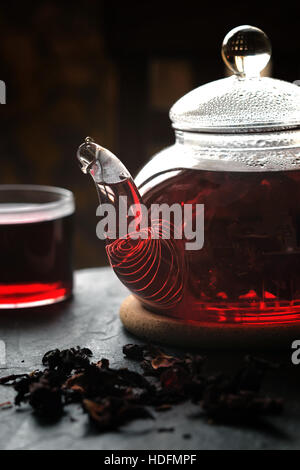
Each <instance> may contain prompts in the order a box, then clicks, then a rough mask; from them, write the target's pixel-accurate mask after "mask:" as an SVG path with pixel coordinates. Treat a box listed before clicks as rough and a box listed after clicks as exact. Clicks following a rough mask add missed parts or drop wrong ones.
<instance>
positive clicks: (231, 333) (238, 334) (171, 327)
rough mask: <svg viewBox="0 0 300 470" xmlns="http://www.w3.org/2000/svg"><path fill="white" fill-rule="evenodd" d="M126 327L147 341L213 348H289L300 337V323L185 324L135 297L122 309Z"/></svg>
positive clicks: (127, 301)
mask: <svg viewBox="0 0 300 470" xmlns="http://www.w3.org/2000/svg"><path fill="white" fill-rule="evenodd" d="M120 318H121V321H122V323H123V325H124V326H125V328H126V329H127V330H128V331H129V332H130V333H133V334H134V335H136V336H138V337H139V338H142V339H143V340H147V341H151V342H156V343H162V344H167V345H170V346H179V347H182V348H197V349H202V348H205V349H207V348H210V349H234V348H239V349H249V348H251V349H257V350H263V349H282V348H284V349H286V348H289V349H290V348H291V343H292V341H293V340H295V339H299V340H300V322H288V323H280V324H275V323H274V324H271V325H266V324H262V325H257V324H256V325H245V324H226V325H224V324H222V323H217V324H210V323H200V322H199V323H198V322H197V323H185V322H183V321H182V320H176V319H173V318H170V317H166V316H162V315H159V314H156V313H152V312H150V311H149V310H147V309H145V308H144V307H143V306H142V304H141V303H140V302H139V301H138V300H137V299H136V298H135V297H134V296H133V295H130V296H129V297H127V298H126V299H125V300H124V301H123V303H122V304H121V308H120Z"/></svg>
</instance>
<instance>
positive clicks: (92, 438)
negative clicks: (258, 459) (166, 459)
mask: <svg viewBox="0 0 300 470" xmlns="http://www.w3.org/2000/svg"><path fill="white" fill-rule="evenodd" d="M75 281H76V282H75V293H74V297H73V299H71V300H69V301H67V302H63V303H61V304H56V305H53V306H49V307H44V308H37V309H30V310H26V309H25V310H23V311H18V312H14V311H10V312H5V313H1V312H0V318H1V319H0V339H1V340H3V341H5V344H6V350H7V360H6V366H5V367H3V366H2V367H1V366H0V376H4V375H8V374H10V373H22V372H28V371H32V370H33V369H36V368H40V367H41V358H42V356H43V354H44V352H46V351H47V350H49V349H53V348H56V347H58V348H67V347H71V346H76V345H80V346H86V347H89V348H91V349H92V350H93V352H94V358H95V359H97V360H98V359H100V358H101V357H107V358H109V359H110V362H111V365H112V366H117V367H120V366H129V367H130V368H133V364H132V362H129V361H127V360H126V359H125V358H124V357H123V354H122V345H123V344H126V343H128V342H139V341H138V340H137V339H136V338H133V337H132V336H131V335H130V334H129V333H127V332H126V331H125V330H124V329H123V327H122V325H121V323H120V321H119V317H118V310H119V305H120V303H121V301H122V299H123V298H124V297H125V296H126V294H127V291H126V289H125V288H124V287H123V286H122V285H121V284H120V282H119V281H118V280H117V279H116V277H115V276H114V274H113V272H112V271H111V270H110V268H100V269H88V270H82V271H78V272H77V273H76V275H75ZM205 353H206V356H207V364H208V366H207V367H208V368H210V369H211V370H212V371H213V370H220V369H224V370H228V371H230V370H231V369H234V368H236V367H238V365H239V364H240V362H241V360H242V357H243V356H244V354H245V352H230V351H228V352H224V351H223V352H222V351H213V350H212V351H206V352H205ZM259 355H260V356H263V357H266V358H272V359H275V360H278V359H279V360H282V361H283V362H286V363H287V364H289V366H287V367H286V368H284V369H283V371H282V372H280V374H276V373H271V374H270V375H269V377H268V378H267V380H266V382H265V385H264V390H265V391H266V392H268V393H269V394H270V395H271V396H274V397H275V396H281V397H283V398H285V401H286V403H285V409H284V412H283V414H282V415H281V416H277V417H272V418H265V419H264V420H263V421H262V422H261V423H260V424H259V425H257V426H255V427H247V426H245V427H241V426H225V425H216V424H214V425H213V424H210V423H209V422H208V421H207V419H206V418H205V417H204V416H203V415H202V416H201V414H199V407H197V406H195V405H193V404H190V403H185V404H182V405H179V406H175V407H174V408H173V409H171V410H169V411H167V412H164V413H160V414H159V413H156V415H155V416H156V419H155V420H153V421H152V420H140V421H135V422H133V423H130V424H128V425H126V426H123V427H122V428H121V429H120V430H118V431H116V432H109V433H104V434H99V433H97V432H95V431H94V430H92V429H91V427H90V426H89V424H88V418H87V416H86V415H85V414H84V413H83V412H82V410H81V408H80V407H79V406H78V405H72V406H71V407H69V411H68V413H67V414H66V415H65V416H64V417H63V418H62V419H61V421H59V422H58V423H55V424H51V425H45V424H43V423H41V422H39V421H38V420H37V419H36V418H35V417H34V415H33V413H32V412H31V410H30V408H29V407H27V406H23V407H21V408H19V409H18V408H15V407H13V408H10V409H6V410H4V409H0V448H1V449H105V450H121V449H123V450H126V449H127V450H129V449H130V450H131V449H146V450H147V449H149V450H150V449H170V450H176V449H177V450H178V449H289V448H291V449H297V448H300V429H299V424H300V404H299V396H300V387H299V385H300V380H299V379H300V365H299V366H292V365H291V361H290V356H291V349H290V347H289V346H288V347H287V349H286V350H284V351H281V352H269V353H267V352H263V353H260V354H259ZM22 361H24V362H22ZM137 367H138V366H137ZM13 397H14V391H13V390H12V389H11V388H10V387H4V386H1V387H0V403H2V402H4V401H7V400H13ZM73 418H75V420H74V419H73ZM161 427H164V428H172V427H174V431H173V432H164V433H161V432H158V429H159V428H161ZM185 433H190V434H191V438H190V439H184V438H183V434H185Z"/></svg>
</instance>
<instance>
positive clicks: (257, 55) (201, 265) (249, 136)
mask: <svg viewBox="0 0 300 470" xmlns="http://www.w3.org/2000/svg"><path fill="white" fill-rule="evenodd" d="M270 56H271V46H270V42H269V39H268V38H267V36H266V35H265V34H264V33H263V32H262V31H261V30H259V29H258V28H255V27H251V26H240V27H238V28H235V29H234V30H232V31H231V32H230V33H228V35H227V36H226V37H225V39H224V42H223V45H222V57H223V60H224V62H225V63H226V65H227V66H228V67H229V69H230V70H231V71H233V72H234V75H232V76H230V77H228V78H224V79H221V80H217V81H215V82H212V83H208V84H206V85H204V86H201V87H199V88H197V89H195V90H193V91H191V92H190V93H188V94H187V95H185V96H183V97H182V98H181V99H179V101H177V102H176V103H175V104H174V106H173V107H172V108H171V111H170V118H171V121H172V125H173V127H174V129H175V136H176V142H175V144H174V145H172V146H170V147H169V148H166V149H164V150H163V151H161V152H160V153H158V154H157V155H155V156H154V157H153V158H152V159H151V160H150V161H149V163H148V164H146V166H145V167H144V168H143V169H142V170H141V171H140V173H139V174H138V175H137V177H136V179H135V182H134V181H133V179H132V178H131V176H130V174H129V173H128V171H127V170H126V168H125V167H124V165H123V164H122V163H121V162H120V160H118V158H117V157H116V156H114V155H113V154H112V153H111V152H109V151H108V150H106V149H104V148H103V147H101V146H99V145H98V144H96V143H95V142H94V141H93V140H92V139H90V138H87V139H86V140H85V142H84V143H83V144H82V145H81V146H80V147H79V149H78V153H77V156H78V159H79V161H80V164H81V168H82V171H83V172H84V173H88V174H90V175H91V176H92V178H93V179H94V182H95V183H96V188H97V191H98V195H99V199H100V203H101V205H100V206H99V208H100V211H101V207H102V208H104V209H106V211H107V212H109V207H111V208H113V210H114V211H115V213H116V214H117V215H118V216H120V214H121V213H122V214H127V215H126V217H125V219H126V220H127V222H129V219H130V220H131V223H130V224H128V225H126V227H125V229H124V224H121V223H120V220H121V218H120V217H119V218H118V220H119V224H117V227H115V228H114V229H110V231H109V230H108V232H107V233H106V237H107V238H106V251H107V255H108V258H109V261H110V264H111V266H112V268H113V269H114V271H115V273H116V274H117V276H118V277H119V279H120V280H121V282H122V283H123V284H125V286H127V287H128V288H129V290H130V291H131V292H132V293H133V294H134V295H135V296H136V297H137V298H138V299H139V300H140V301H141V302H142V304H143V305H144V306H145V307H146V308H148V309H149V310H151V311H154V312H159V313H160V314H162V315H166V316H171V317H175V318H180V319H182V320H185V321H187V322H212V323H214V322H218V323H219V322H224V323H231V324H232V323H235V324H236V322H238V323H247V324H249V323H252V324H257V323H259V324H262V323H275V322H277V323H282V322H289V321H295V320H297V319H299V320H300V88H299V87H297V86H296V85H295V84H291V83H287V82H284V81H280V80H276V79H272V78H264V77H261V76H260V72H261V71H262V69H263V68H264V67H265V66H266V65H267V63H268V61H269V59H270ZM162 205H163V207H162ZM178 208H181V212H180V211H179V210H178ZM163 209H165V212H164V210H163ZM167 209H169V217H167V215H168V210H167ZM99 215H100V214H99ZM102 215H104V213H102ZM106 222H107V221H106ZM121 225H122V227H121ZM193 236H194V240H193V241H191V240H192V238H193Z"/></svg>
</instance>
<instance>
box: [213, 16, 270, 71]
mask: <svg viewBox="0 0 300 470" xmlns="http://www.w3.org/2000/svg"><path fill="white" fill-rule="evenodd" d="M271 52H272V48H271V43H270V40H269V38H268V36H267V35H266V34H265V33H264V32H263V31H262V30H261V29H259V28H255V27H254V26H249V25H243V26H238V27H237V28H234V29H232V30H231V31H230V32H229V33H228V34H227V35H226V36H225V38H224V41H223V44H222V57H223V60H224V62H225V64H226V65H227V67H228V68H229V69H230V70H232V71H233V72H234V73H235V74H236V75H239V76H240V77H258V76H259V75H260V72H261V71H262V70H263V69H264V68H265V66H266V65H267V63H268V62H269V60H270V57H271Z"/></svg>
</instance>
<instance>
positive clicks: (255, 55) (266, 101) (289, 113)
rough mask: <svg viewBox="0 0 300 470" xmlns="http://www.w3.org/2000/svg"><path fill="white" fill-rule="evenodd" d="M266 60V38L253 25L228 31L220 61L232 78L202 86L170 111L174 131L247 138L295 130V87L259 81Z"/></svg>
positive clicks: (298, 101)
mask: <svg viewBox="0 0 300 470" xmlns="http://www.w3.org/2000/svg"><path fill="white" fill-rule="evenodd" d="M270 57H271V44H270V41H269V39H268V37H267V35H266V34H265V33H264V32H263V31H262V30H260V29H258V28H255V27H253V26H248V25H244V26H239V27H237V28H234V29H233V30H232V31H230V32H229V33H228V34H227V35H226V36H225V38H224V41H223V44H222V58H223V60H224V62H225V64H226V65H227V67H228V68H229V69H230V70H231V71H233V72H234V75H233V76H231V77H227V78H223V79H221V80H217V81H214V82H211V83H207V84H206V85H202V86H200V87H198V88H196V89H195V90H192V91H191V92H189V93H187V94H186V95H184V96H183V97H182V98H180V99H179V100H178V101H177V102H176V103H175V104H174V105H173V106H172V108H171V110H170V118H171V120H172V125H173V127H174V128H175V129H178V130H185V131H191V132H216V133H217V132H220V133H223V132H226V133H249V132H264V131H276V130H283V129H293V128H296V127H300V87H298V86H297V85H295V84H292V83H289V82H285V81H282V80H276V79H274V78H267V77H261V76H260V72H261V71H262V70H263V69H264V67H265V66H266V65H267V63H268V62H269V60H270Z"/></svg>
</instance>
